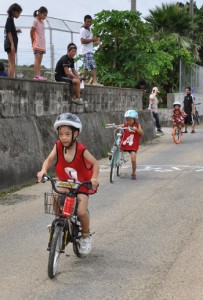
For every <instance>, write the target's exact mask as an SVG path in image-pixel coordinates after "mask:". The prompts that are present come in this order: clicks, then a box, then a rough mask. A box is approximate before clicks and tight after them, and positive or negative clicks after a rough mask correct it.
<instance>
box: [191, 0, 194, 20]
mask: <svg viewBox="0 0 203 300" xmlns="http://www.w3.org/2000/svg"><path fill="white" fill-rule="evenodd" d="M193 15H194V1H193V0H190V16H191V17H193Z"/></svg>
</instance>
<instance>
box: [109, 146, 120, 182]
mask: <svg viewBox="0 0 203 300" xmlns="http://www.w3.org/2000/svg"><path fill="white" fill-rule="evenodd" d="M119 153H120V152H119V149H118V148H117V149H116V150H115V152H114V153H113V155H112V159H111V171H110V182H111V183H113V182H114V181H115V177H116V176H115V175H116V172H117V174H118V169H117V168H118V161H119V159H120V155H119Z"/></svg>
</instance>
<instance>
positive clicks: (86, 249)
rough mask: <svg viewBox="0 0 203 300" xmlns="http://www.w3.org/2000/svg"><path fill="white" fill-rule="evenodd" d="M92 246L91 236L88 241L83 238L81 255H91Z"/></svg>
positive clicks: (80, 249)
mask: <svg viewBox="0 0 203 300" xmlns="http://www.w3.org/2000/svg"><path fill="white" fill-rule="evenodd" d="M91 244H92V237H91V236H89V237H88V238H86V239H84V238H81V239H80V248H79V252H80V254H89V253H90V251H91Z"/></svg>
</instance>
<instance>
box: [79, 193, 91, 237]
mask: <svg viewBox="0 0 203 300" xmlns="http://www.w3.org/2000/svg"><path fill="white" fill-rule="evenodd" d="M78 199H79V205H78V217H79V218H80V222H81V227H82V234H83V237H84V238H87V237H88V236H89V231H90V220H89V214H88V196H87V195H83V194H79V195H78Z"/></svg>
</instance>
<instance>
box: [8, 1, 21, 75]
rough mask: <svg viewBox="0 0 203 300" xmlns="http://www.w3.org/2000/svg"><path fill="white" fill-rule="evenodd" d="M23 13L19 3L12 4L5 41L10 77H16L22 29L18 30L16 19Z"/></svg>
mask: <svg viewBox="0 0 203 300" xmlns="http://www.w3.org/2000/svg"><path fill="white" fill-rule="evenodd" d="M21 12H22V7H21V6H20V5H18V4H17V3H14V4H12V5H11V6H10V7H9V9H8V11H7V13H8V18H7V20H6V25H5V31H4V33H5V40H4V50H5V52H7V54H8V77H14V74H15V59H16V53H17V48H18V35H17V33H20V32H21V29H16V27H15V23H14V18H15V19H17V18H18V17H19V16H20V14H21Z"/></svg>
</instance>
